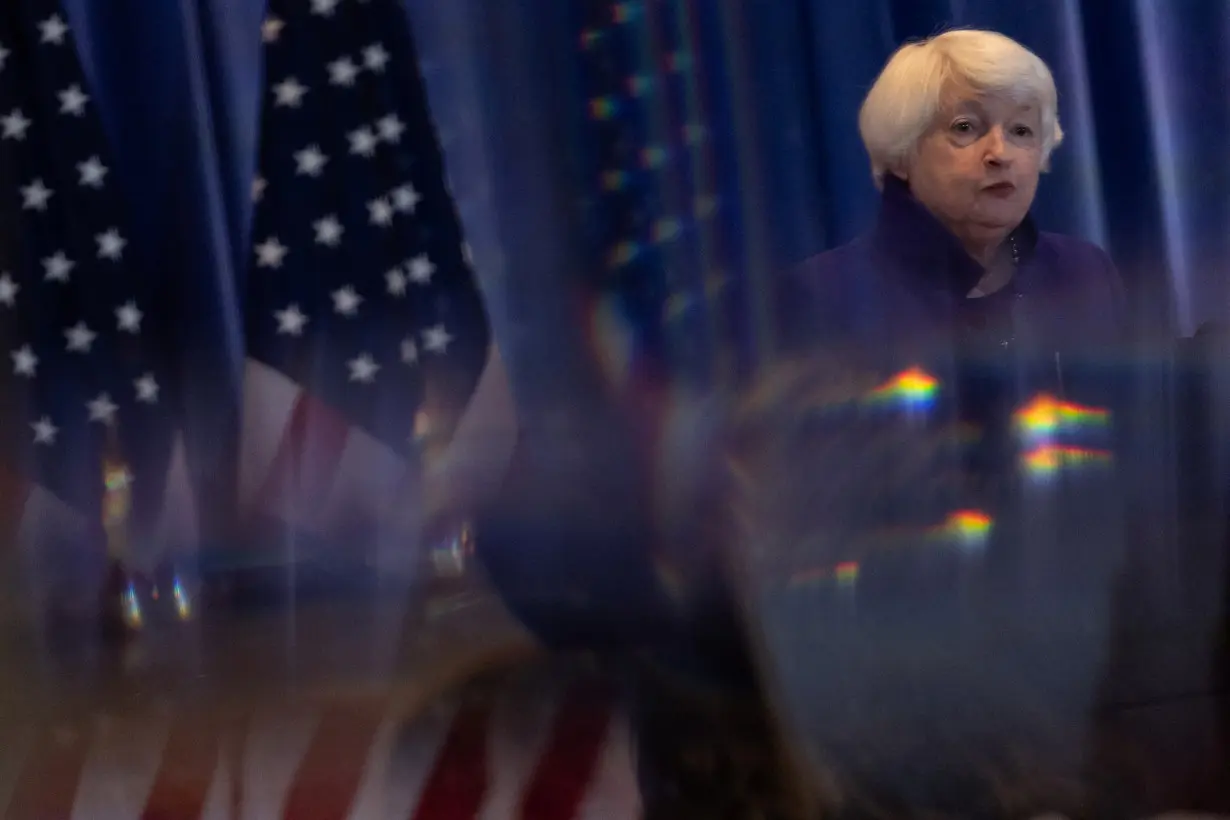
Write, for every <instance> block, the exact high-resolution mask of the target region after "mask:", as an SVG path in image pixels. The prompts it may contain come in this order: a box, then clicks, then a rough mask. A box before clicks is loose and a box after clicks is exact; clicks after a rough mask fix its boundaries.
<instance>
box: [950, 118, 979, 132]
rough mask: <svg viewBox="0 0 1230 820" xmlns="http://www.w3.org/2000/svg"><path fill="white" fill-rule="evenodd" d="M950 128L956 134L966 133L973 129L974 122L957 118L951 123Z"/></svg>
mask: <svg viewBox="0 0 1230 820" xmlns="http://www.w3.org/2000/svg"><path fill="white" fill-rule="evenodd" d="M952 130H953V131H956V132H957V133H958V134H968V133H969V132H970V131H973V130H974V124H973V123H972V122H970V121H969V120H957V121H956V122H954V123H953V124H952Z"/></svg>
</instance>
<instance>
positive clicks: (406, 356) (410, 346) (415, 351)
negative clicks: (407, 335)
mask: <svg viewBox="0 0 1230 820" xmlns="http://www.w3.org/2000/svg"><path fill="white" fill-rule="evenodd" d="M401 360H402V361H403V362H405V363H406V364H415V363H417V362H418V360H419V346H418V345H416V344H415V343H414V339H402V340H401Z"/></svg>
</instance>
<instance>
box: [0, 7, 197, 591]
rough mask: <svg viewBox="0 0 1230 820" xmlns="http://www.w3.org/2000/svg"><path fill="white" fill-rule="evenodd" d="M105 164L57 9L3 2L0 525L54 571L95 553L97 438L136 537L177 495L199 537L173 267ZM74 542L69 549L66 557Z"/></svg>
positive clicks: (185, 532) (96, 121)
mask: <svg viewBox="0 0 1230 820" xmlns="http://www.w3.org/2000/svg"><path fill="white" fill-rule="evenodd" d="M110 165H111V163H110V160H109V158H108V147H107V143H106V139H105V136H104V132H103V128H102V120H101V118H100V117H99V115H98V111H97V106H96V101H95V100H94V99H92V97H91V94H90V90H89V88H88V84H87V82H86V80H85V76H84V74H83V72H82V67H81V63H80V61H79V59H78V55H77V50H76V46H75V43H74V40H73V36H72V31H71V30H70V27H69V25H68V22H67V18H66V15H65V13H64V11H63V9H62V8H61V7H60V6H59V4H58V3H56V2H54V1H53V0H20V2H11V3H6V4H4V7H3V9H0V174H2V175H3V179H2V180H0V190H2V191H3V202H2V204H0V214H3V216H2V217H0V218H2V219H3V222H4V230H3V232H2V234H3V239H2V240H0V254H2V258H0V340H2V343H3V345H4V352H5V359H6V361H5V365H6V366H5V367H4V368H3V376H2V377H0V378H3V383H2V384H0V395H3V397H4V398H3V417H2V418H0V430H2V431H3V432H2V433H0V435H2V436H3V439H2V440H3V458H4V465H5V467H6V468H7V469H8V470H9V471H10V472H9V473H8V475H7V476H6V485H7V486H6V490H7V492H6V507H7V509H6V510H5V511H4V512H5V514H6V515H5V520H4V522H3V523H4V524H5V525H6V526H7V527H8V528H9V532H8V533H5V535H7V536H8V537H9V538H13V537H14V536H15V537H16V538H17V539H18V540H20V541H21V542H23V544H24V545H26V546H29V547H31V548H35V547H37V551H34V550H33V549H32V553H33V554H34V555H36V557H37V559H38V560H39V561H51V562H54V564H55V565H56V566H57V567H60V568H63V567H66V566H74V567H82V566H84V565H88V564H89V563H90V562H89V561H88V560H85V559H87V558H88V557H89V556H91V555H93V556H98V555H101V550H97V551H87V554H86V555H83V554H82V552H81V540H82V538H83V536H88V535H89V534H90V531H91V529H92V527H93V526H94V523H93V522H98V521H99V513H100V501H101V496H102V491H103V473H102V471H103V466H102V465H103V456H104V450H106V451H108V454H109V457H110V458H111V459H112V460H113V461H114V462H115V466H116V473H115V477H116V478H120V479H121V483H124V484H131V493H132V499H133V501H134V508H133V517H132V523H133V526H134V527H135V528H136V531H137V532H138V533H140V534H141V536H142V537H141V538H139V539H138V541H149V542H151V543H152V540H154V539H153V536H154V535H155V534H156V530H157V528H158V527H159V526H160V525H161V524H165V523H166V521H165V516H164V513H165V511H166V510H167V508H168V503H167V502H168V499H170V502H169V503H170V506H171V507H173V508H174V509H175V514H176V515H180V517H181V523H183V524H184V528H183V529H182V530H181V532H180V536H181V537H182V538H186V539H188V540H191V538H192V536H191V534H190V532H189V530H191V529H192V526H193V525H192V522H191V510H190V509H188V508H191V506H192V497H191V493H190V492H189V491H188V489H187V488H188V482H187V471H186V468H185V466H184V458H183V448H182V446H180V445H179V444H178V443H177V442H178V438H177V436H176V423H175V419H176V417H177V413H176V409H175V397H176V384H177V382H178V378H179V373H178V371H177V362H176V360H175V357H174V349H175V346H174V344H173V343H171V342H170V340H172V339H173V338H174V336H173V332H172V329H173V327H174V322H173V317H172V316H170V315H168V312H167V310H166V309H165V308H166V306H167V305H169V304H173V303H174V299H173V298H172V294H171V289H172V288H173V287H174V278H173V277H171V276H167V275H166V273H165V272H164V271H154V270H151V269H150V268H149V267H148V266H145V265H143V264H142V263H141V261H140V259H141V252H140V248H138V247H136V245H135V243H134V242H132V241H131V237H130V235H129V230H128V226H127V224H126V220H125V200H124V197H123V196H122V195H121V193H120V190H119V186H118V185H117V180H116V177H115V174H114V173H112V170H111V167H110ZM168 470H170V471H171V472H172V473H173V474H174V477H173V479H172V480H170V481H168ZM185 510H187V512H188V518H187V519H183V517H182V515H181V514H182V513H184V512H185ZM185 522H186V523H185ZM65 549H66V550H70V552H69V553H68V554H70V555H72V557H73V560H72V561H63V560H58V561H57V560H56V557H57V556H59V557H60V558H63V557H64V556H65V553H63V552H60V550H65ZM141 549H144V550H149V549H150V547H149V546H146V547H143V548H141ZM40 569H41V570H47V569H50V567H49V566H48V565H46V564H44V565H42V566H40ZM29 580H31V581H32V582H33V581H37V580H39V579H38V578H37V577H36V578H31V579H29ZM42 580H44V581H46V580H48V579H47V578H42ZM62 581H63V579H60V580H59V581H56V583H60V582H62Z"/></svg>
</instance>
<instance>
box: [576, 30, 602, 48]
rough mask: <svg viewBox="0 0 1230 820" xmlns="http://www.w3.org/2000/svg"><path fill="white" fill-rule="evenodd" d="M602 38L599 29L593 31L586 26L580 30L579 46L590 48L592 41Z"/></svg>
mask: <svg viewBox="0 0 1230 820" xmlns="http://www.w3.org/2000/svg"><path fill="white" fill-rule="evenodd" d="M601 38H602V32H601V31H595V30H594V29H592V28H587V29H585V31H582V32H581V48H592V47H593V45H594V43H596V42H598V40H600V39H601Z"/></svg>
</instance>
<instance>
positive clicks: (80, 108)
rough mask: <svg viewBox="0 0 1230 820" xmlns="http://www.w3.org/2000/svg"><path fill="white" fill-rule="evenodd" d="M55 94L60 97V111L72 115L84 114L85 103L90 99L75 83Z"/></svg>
mask: <svg viewBox="0 0 1230 820" xmlns="http://www.w3.org/2000/svg"><path fill="white" fill-rule="evenodd" d="M56 96H57V97H59V98H60V113H61V114H71V115H72V116H74V117H80V116H82V115H83V114H85V104H86V103H88V102H89V101H90V97H89V95H88V94H86V93H84V92H83V91H82V90H81V86H79V85H76V84H73V85H70V86H69V87H68V88H66V89H64V90H63V91H60V92H58V93H57V94H56Z"/></svg>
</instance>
